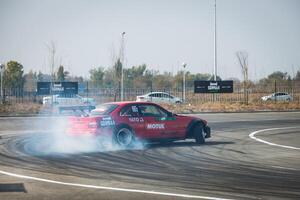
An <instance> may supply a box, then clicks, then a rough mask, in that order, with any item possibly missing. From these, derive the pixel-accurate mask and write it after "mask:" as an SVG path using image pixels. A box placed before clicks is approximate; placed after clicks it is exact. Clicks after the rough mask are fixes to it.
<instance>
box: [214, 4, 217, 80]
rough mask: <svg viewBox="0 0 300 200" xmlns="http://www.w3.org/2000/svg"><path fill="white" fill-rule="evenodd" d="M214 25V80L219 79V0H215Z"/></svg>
mask: <svg viewBox="0 0 300 200" xmlns="http://www.w3.org/2000/svg"><path fill="white" fill-rule="evenodd" d="M214 21H215V25H214V81H217V0H215V18H214Z"/></svg>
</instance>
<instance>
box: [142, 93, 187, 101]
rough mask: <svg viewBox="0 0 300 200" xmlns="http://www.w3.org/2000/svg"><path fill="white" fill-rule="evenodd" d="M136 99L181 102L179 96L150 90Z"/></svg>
mask: <svg viewBox="0 0 300 200" xmlns="http://www.w3.org/2000/svg"><path fill="white" fill-rule="evenodd" d="M136 101H138V102H155V103H182V100H181V99H180V98H178V97H174V96H172V95H170V94H168V93H166V92H150V93H148V94H145V95H142V96H137V97H136Z"/></svg>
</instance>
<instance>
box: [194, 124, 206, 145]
mask: <svg viewBox="0 0 300 200" xmlns="http://www.w3.org/2000/svg"><path fill="white" fill-rule="evenodd" d="M193 136H194V138H195V141H196V143H197V144H204V143H205V133H204V131H203V127H202V126H201V124H196V125H195V127H194V128H193Z"/></svg>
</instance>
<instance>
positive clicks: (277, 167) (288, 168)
mask: <svg viewBox="0 0 300 200" xmlns="http://www.w3.org/2000/svg"><path fill="white" fill-rule="evenodd" d="M272 167H273V168H276V169H287V170H293V171H298V169H295V168H290V167H281V166H272Z"/></svg>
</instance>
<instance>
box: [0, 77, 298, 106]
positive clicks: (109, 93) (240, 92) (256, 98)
mask: <svg viewBox="0 0 300 200" xmlns="http://www.w3.org/2000/svg"><path fill="white" fill-rule="evenodd" d="M88 85H89V84H86V86H88ZM154 91H155V92H166V93H169V94H171V95H173V96H176V97H179V98H182V97H183V90H182V88H176V89H170V88H159V89H154V88H152V89H151V88H145V89H136V88H124V100H126V101H134V100H136V97H137V96H139V95H144V94H147V93H149V92H154ZM274 92H285V93H288V94H290V95H291V96H292V97H293V101H294V102H300V81H298V82H296V81H295V82H292V84H286V83H284V84H283V83H271V84H268V85H263V86H262V85H253V86H251V87H248V88H247V89H244V88H243V86H242V85H239V84H235V85H234V92H233V93H229V94H228V93H226V94H225V93H224V94H195V93H194V88H193V87H187V88H186V102H187V103H192V104H198V103H204V102H232V103H234V102H246V103H248V102H249V103H251V102H260V101H261V97H262V96H266V95H269V94H271V93H274ZM79 95H80V96H82V97H92V98H94V99H95V100H96V102H97V103H104V102H110V101H119V100H120V90H119V89H117V88H96V87H90V88H88V87H84V88H82V89H81V90H80V91H79ZM42 98H43V96H38V95H36V92H35V91H26V90H25V89H23V88H15V89H10V90H7V89H6V90H4V101H5V102H7V103H10V104H14V103H27V102H32V103H41V102H42Z"/></svg>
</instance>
